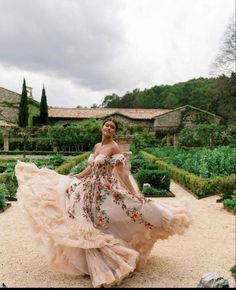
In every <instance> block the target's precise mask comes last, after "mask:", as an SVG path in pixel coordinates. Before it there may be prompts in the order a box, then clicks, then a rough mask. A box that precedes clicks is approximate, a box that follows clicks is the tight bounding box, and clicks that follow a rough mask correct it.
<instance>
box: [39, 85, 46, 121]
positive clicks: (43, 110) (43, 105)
mask: <svg viewBox="0 0 236 290" xmlns="http://www.w3.org/2000/svg"><path fill="white" fill-rule="evenodd" d="M40 124H43V125H47V124H48V105H47V96H46V92H45V88H44V86H43V91H42V97H41V101H40Z"/></svg>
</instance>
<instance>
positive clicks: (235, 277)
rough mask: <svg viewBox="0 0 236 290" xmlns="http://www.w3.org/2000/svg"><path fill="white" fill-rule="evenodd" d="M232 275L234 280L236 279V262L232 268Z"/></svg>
mask: <svg viewBox="0 0 236 290" xmlns="http://www.w3.org/2000/svg"><path fill="white" fill-rule="evenodd" d="M230 272H231V275H232V276H233V278H234V280H235V281H236V264H235V265H234V266H233V267H231V268H230Z"/></svg>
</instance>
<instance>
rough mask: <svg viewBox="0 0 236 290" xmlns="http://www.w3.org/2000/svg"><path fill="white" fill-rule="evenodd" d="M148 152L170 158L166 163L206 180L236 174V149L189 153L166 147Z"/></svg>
mask: <svg viewBox="0 0 236 290" xmlns="http://www.w3.org/2000/svg"><path fill="white" fill-rule="evenodd" d="M146 151H147V152H150V153H151V154H153V155H155V156H156V157H158V158H160V157H162V158H163V157H168V159H166V162H168V163H170V164H173V165H175V166H177V167H179V168H182V169H184V170H186V171H188V172H191V173H194V174H196V175H198V176H200V177H204V178H210V177H216V176H227V175H231V174H233V173H235V172H236V149H235V148H232V147H230V146H221V147H216V148H200V149H195V150H188V151H187V150H184V149H182V148H173V147H172V148H170V147H164V148H148V149H146Z"/></svg>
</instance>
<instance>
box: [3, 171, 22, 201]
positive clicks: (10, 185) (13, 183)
mask: <svg viewBox="0 0 236 290" xmlns="http://www.w3.org/2000/svg"><path fill="white" fill-rule="evenodd" d="M0 183H4V184H5V186H6V188H7V190H8V193H9V196H10V197H15V195H16V191H17V187H18V183H17V179H16V177H15V174H13V173H2V174H0Z"/></svg>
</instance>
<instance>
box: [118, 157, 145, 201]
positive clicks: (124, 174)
mask: <svg viewBox="0 0 236 290" xmlns="http://www.w3.org/2000/svg"><path fill="white" fill-rule="evenodd" d="M116 171H117V173H118V175H119V177H120V179H121V180H122V182H123V183H124V184H125V186H126V188H127V189H128V191H129V193H130V194H132V195H134V196H135V197H137V198H138V199H139V200H143V199H144V197H143V196H142V195H141V194H139V193H138V192H137V191H136V190H135V188H134V186H133V185H132V183H131V181H130V179H129V171H128V170H127V169H126V168H125V166H124V164H123V163H121V162H118V163H117V164H116Z"/></svg>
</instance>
